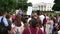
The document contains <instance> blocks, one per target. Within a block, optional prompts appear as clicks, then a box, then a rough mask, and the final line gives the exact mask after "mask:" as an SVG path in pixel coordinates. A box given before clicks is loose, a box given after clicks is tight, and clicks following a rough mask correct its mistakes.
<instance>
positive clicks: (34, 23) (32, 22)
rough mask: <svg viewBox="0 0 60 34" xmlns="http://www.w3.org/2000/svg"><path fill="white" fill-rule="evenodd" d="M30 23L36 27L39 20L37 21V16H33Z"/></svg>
mask: <svg viewBox="0 0 60 34" xmlns="http://www.w3.org/2000/svg"><path fill="white" fill-rule="evenodd" d="M29 23H30V25H31V26H32V27H33V28H35V27H36V25H37V23H38V22H37V20H36V19H35V18H33V19H31V20H30V21H29Z"/></svg>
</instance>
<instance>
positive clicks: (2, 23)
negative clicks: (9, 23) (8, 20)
mask: <svg viewBox="0 0 60 34" xmlns="http://www.w3.org/2000/svg"><path fill="white" fill-rule="evenodd" d="M1 24H2V26H4V23H3V17H2V18H1Z"/></svg>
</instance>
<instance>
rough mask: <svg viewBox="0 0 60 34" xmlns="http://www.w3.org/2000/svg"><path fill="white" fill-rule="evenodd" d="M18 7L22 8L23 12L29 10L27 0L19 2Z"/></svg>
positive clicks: (19, 0)
mask: <svg viewBox="0 0 60 34" xmlns="http://www.w3.org/2000/svg"><path fill="white" fill-rule="evenodd" d="M17 7H18V8H22V9H23V10H27V7H28V5H27V0H18V2H17Z"/></svg>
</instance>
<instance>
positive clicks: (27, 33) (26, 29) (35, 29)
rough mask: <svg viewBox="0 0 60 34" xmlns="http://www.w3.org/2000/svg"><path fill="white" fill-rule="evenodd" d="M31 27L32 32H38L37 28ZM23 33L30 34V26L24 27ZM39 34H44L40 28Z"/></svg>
mask: <svg viewBox="0 0 60 34" xmlns="http://www.w3.org/2000/svg"><path fill="white" fill-rule="evenodd" d="M29 28H30V30H31V34H36V32H37V28H33V27H29ZM22 34H30V31H29V29H28V27H27V28H25V29H24V31H23V33H22ZM38 34H43V32H42V30H41V29H39V30H38Z"/></svg>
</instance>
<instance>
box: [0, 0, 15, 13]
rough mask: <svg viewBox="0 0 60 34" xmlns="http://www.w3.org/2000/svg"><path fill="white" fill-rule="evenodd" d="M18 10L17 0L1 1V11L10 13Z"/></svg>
mask: <svg viewBox="0 0 60 34" xmlns="http://www.w3.org/2000/svg"><path fill="white" fill-rule="evenodd" d="M15 8H16V0H0V10H4V12H5V11H8V10H12V9H15Z"/></svg>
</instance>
